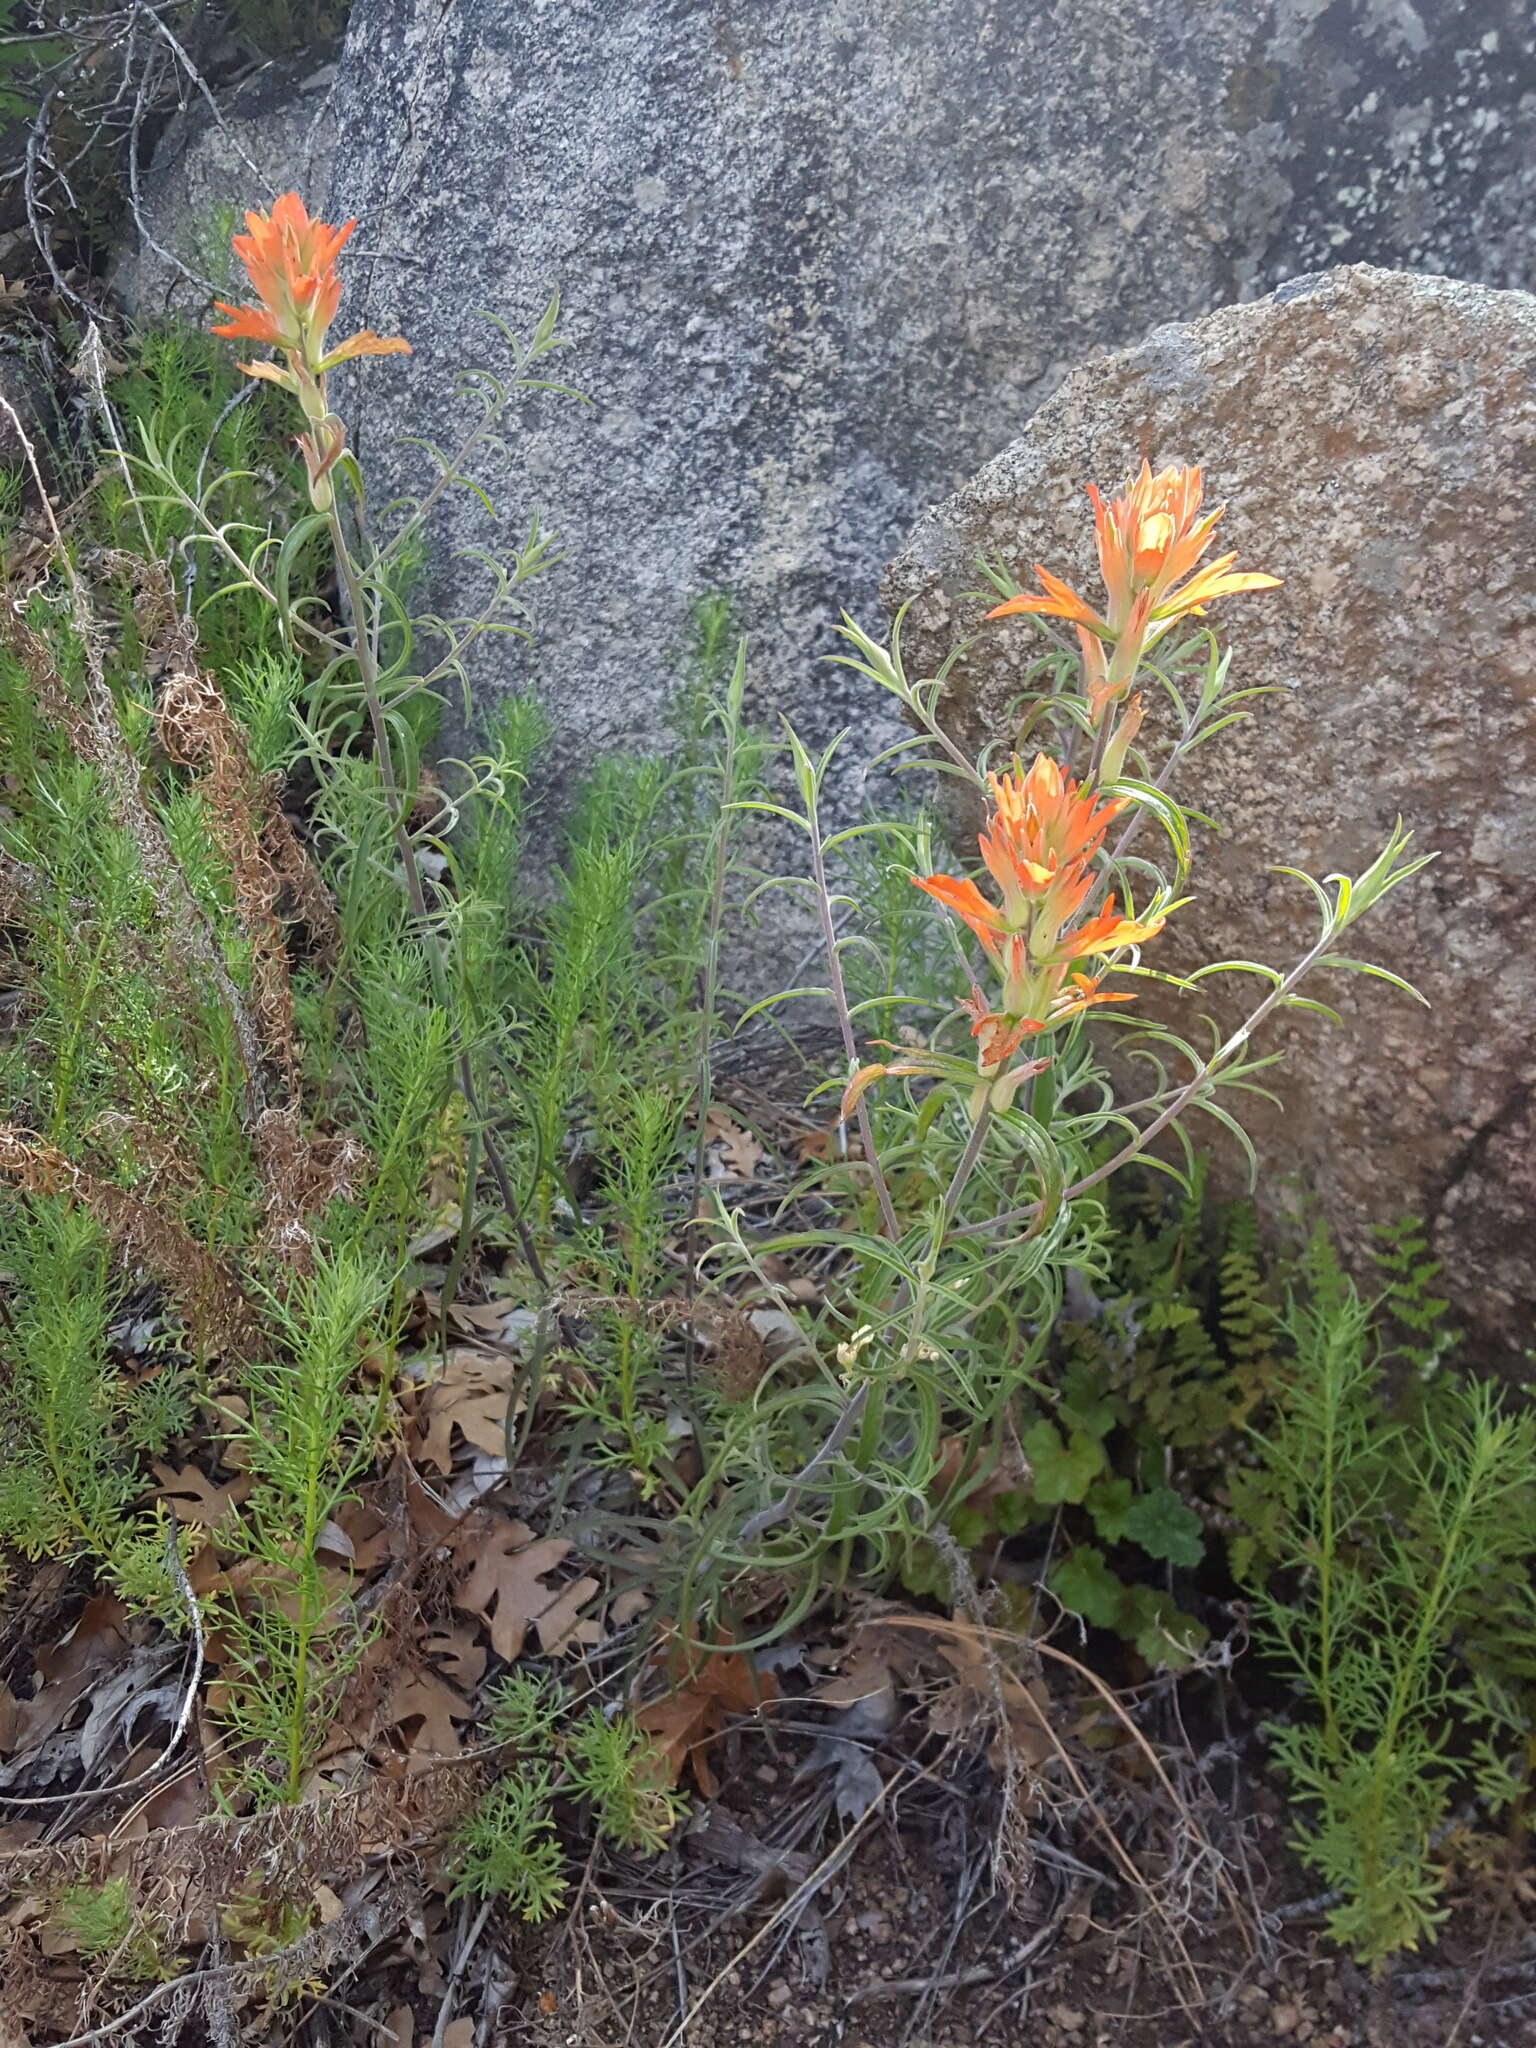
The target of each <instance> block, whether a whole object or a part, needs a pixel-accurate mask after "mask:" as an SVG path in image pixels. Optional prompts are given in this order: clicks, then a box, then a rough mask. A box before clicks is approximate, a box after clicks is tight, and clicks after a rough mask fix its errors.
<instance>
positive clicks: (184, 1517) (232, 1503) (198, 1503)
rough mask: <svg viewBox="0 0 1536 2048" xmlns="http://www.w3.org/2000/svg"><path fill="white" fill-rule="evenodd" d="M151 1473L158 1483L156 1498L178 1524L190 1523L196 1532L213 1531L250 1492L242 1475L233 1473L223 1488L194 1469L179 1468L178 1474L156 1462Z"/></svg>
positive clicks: (249, 1487) (157, 1460)
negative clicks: (233, 1475)
mask: <svg viewBox="0 0 1536 2048" xmlns="http://www.w3.org/2000/svg"><path fill="white" fill-rule="evenodd" d="M153 1471H154V1475H155V1478H156V1480H157V1481H158V1482H159V1483H158V1485H157V1486H156V1488H155V1493H156V1497H157V1498H158V1499H160V1500H163V1501H164V1502H165V1504H166V1506H167V1507H168V1508H169V1509H170V1511H171V1513H172V1515H174V1516H175V1518H176V1520H177V1521H178V1522H190V1523H192V1524H193V1525H194V1526H195V1527H197V1528H199V1529H217V1528H218V1526H219V1524H220V1523H221V1522H222V1521H223V1520H224V1519H225V1518H226V1516H228V1515H229V1514H231V1513H232V1512H233V1511H234V1509H236V1508H237V1507H238V1506H239V1505H240V1503H241V1501H243V1500H244V1499H245V1497H246V1495H247V1494H248V1493H249V1492H250V1490H251V1482H250V1480H249V1478H248V1477H247V1476H246V1474H245V1473H243V1472H237V1473H236V1475H235V1477H234V1478H233V1479H231V1480H230V1481H229V1483H228V1484H227V1485H225V1486H217V1485H215V1483H214V1482H213V1480H211V1479H210V1478H209V1477H208V1475H207V1473H206V1472H202V1471H199V1469H198V1468H197V1466H196V1465H183V1466H182V1468H181V1470H180V1471H179V1472H178V1471H177V1470H176V1467H175V1466H174V1465H167V1464H164V1463H163V1462H162V1461H161V1460H160V1459H158V1458H157V1459H156V1460H155V1463H154V1466H153Z"/></svg>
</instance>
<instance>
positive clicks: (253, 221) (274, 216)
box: [213, 192, 411, 511]
mask: <svg viewBox="0 0 1536 2048" xmlns="http://www.w3.org/2000/svg"><path fill="white" fill-rule="evenodd" d="M245 226H246V232H245V233H244V234H243V235H236V236H234V237H233V242H232V246H233V248H234V252H235V254H236V255H237V256H238V257H239V258H240V261H241V263H242V264H243V265H244V266H245V274H246V276H247V277H248V278H249V279H250V282H251V289H252V290H253V291H254V292H255V294H256V297H257V299H258V301H259V302H260V303H259V304H257V305H254V306H252V305H242V306H232V305H228V304H226V303H225V301H224V300H222V299H216V300H215V301H214V303H215V305H216V306H217V307H218V309H219V311H220V312H221V313H227V314H228V315H229V318H228V320H227V321H225V322H223V323H222V324H220V325H218V326H215V327H214V329H213V332H214V333H215V334H219V335H223V336H224V337H226V339H229V340H234V341H258V342H264V343H266V345H267V346H268V347H269V348H275V349H277V350H278V351H279V352H280V353H281V354H282V356H283V357H284V359H285V360H284V362H283V363H281V364H279V363H262V362H256V363H242V364H241V365H240V368H241V369H242V370H243V371H244V372H245V374H246V375H247V376H248V377H259V378H261V379H262V380H263V381H264V382H266V383H269V384H279V385H281V386H282V388H283V389H284V390H285V391H291V392H292V393H293V394H294V396H295V397H296V398H297V399H298V401H299V404H300V405H301V406H302V407H303V410H304V417H305V419H306V420H307V421H308V422H309V432H308V433H305V434H301V435H300V436H299V448H300V451H301V453H302V454H303V457H304V464H305V468H306V470H307V471H308V475H309V495H310V499H311V501H312V503H313V504H314V505H315V506H316V508H317V509H318V510H320V511H325V510H327V509H328V508H329V506H330V504H331V502H332V496H333V489H332V483H331V472H332V470H333V469H334V468H335V466H336V464H337V462H338V461H339V460H340V459H341V456H342V453H343V451H344V449H345V447H346V429H345V427H344V425H343V423H342V421H341V420H340V419H339V418H338V417H337V415H336V414H335V413H333V412H332V411H331V409H330V403H329V400H328V399H327V397H326V389H325V380H326V375H327V373H328V372H329V371H331V370H334V369H335V367H336V366H337V364H338V363H345V362H350V361H351V360H352V359H353V358H354V357H356V356H401V355H405V356H408V355H409V354H410V353H411V345H410V343H409V342H408V341H406V340H405V339H404V338H403V337H402V336H401V335H398V334H396V335H380V334H375V333H374V331H373V329H372V328H371V327H363V328H359V330H358V331H357V333H356V334H351V335H349V336H348V337H347V339H346V340H345V341H343V342H338V343H337V344H336V346H335V347H334V348H331V347H328V346H327V342H328V337H329V334H330V328H331V323H332V321H333V320H334V319H335V318H336V309H337V306H338V305H339V303H340V300H341V279H340V277H339V276H338V275H337V270H336V258H337V257H338V256H339V255H340V253H341V251H342V250H343V249H344V248H345V247H346V245H347V242H348V241H349V240H350V238H351V235H352V231H353V229H354V228H355V227H356V226H357V222H356V221H355V220H348V221H343V223H342V224H341V226H340V227H332V226H330V224H329V223H328V222H326V221H323V220H311V219H310V217H309V213H308V211H307V210H306V208H305V205H304V202H303V200H302V199H301V198H300V197H299V195H298V193H297V192H285V193H284V194H283V195H282V197H281V198H280V199H277V200H275V201H274V202H273V205H272V211H271V212H270V213H248V214H247V215H246V216H245Z"/></svg>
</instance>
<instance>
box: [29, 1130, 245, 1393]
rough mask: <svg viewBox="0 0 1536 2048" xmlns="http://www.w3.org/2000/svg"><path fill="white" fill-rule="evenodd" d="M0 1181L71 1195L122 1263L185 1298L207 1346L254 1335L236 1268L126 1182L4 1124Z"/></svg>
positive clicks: (238, 1344)
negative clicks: (100, 1175) (92, 1169)
mask: <svg viewBox="0 0 1536 2048" xmlns="http://www.w3.org/2000/svg"><path fill="white" fill-rule="evenodd" d="M0 1180H5V1181H9V1182H10V1184H11V1185H12V1186H13V1187H16V1188H19V1189H20V1190H21V1192H22V1193H23V1194H28V1195H67V1196H69V1197H70V1198H71V1199H72V1200H74V1201H77V1202H79V1203H80V1204H81V1205H82V1206H83V1207H84V1208H86V1209H88V1210H89V1211H90V1213H91V1215H92V1216H94V1217H95V1218H96V1220H97V1222H98V1223H99V1224H100V1225H101V1226H102V1228H103V1230H105V1231H106V1233H107V1236H108V1237H109V1238H110V1239H111V1241H112V1245H113V1248H114V1250H115V1251H116V1253H117V1255H118V1257H119V1259H121V1260H122V1262H123V1264H124V1265H126V1266H130V1267H135V1268H139V1269H142V1270H143V1271H144V1272H146V1273H149V1274H151V1275H152V1276H153V1277H154V1279H155V1280H156V1281H158V1282H159V1284H160V1285H161V1286H162V1287H164V1288H165V1290H166V1292H167V1293H168V1294H170V1295H171V1296H172V1298H173V1299H174V1300H176V1301H178V1302H180V1304H181V1307H182V1310H183V1313H184V1314H185V1316H186V1319H187V1327H188V1329H189V1330H190V1331H191V1333H192V1336H193V1338H194V1340H195V1341H196V1342H197V1344H198V1345H199V1346H200V1347H201V1348H202V1349H204V1350H205V1351H207V1352H210V1353H212V1352H233V1353H239V1352H241V1351H243V1350H245V1349H246V1348H247V1347H248V1346H249V1344H250V1343H251V1342H252V1341H253V1339H254V1336H255V1321H254V1317H253V1314H252V1311H251V1305H250V1303H249V1302H248V1301H247V1300H246V1298H245V1295H244V1294H243V1293H242V1291H241V1289H240V1287H239V1284H238V1283H237V1282H236V1280H235V1278H234V1276H233V1274H231V1273H230V1271H229V1269H228V1268H227V1267H226V1266H225V1265H224V1264H223V1262H222V1261H221V1260H219V1259H216V1258H215V1257H214V1256H213V1254H212V1253H211V1252H209V1251H207V1250H205V1248H204V1247H203V1246H202V1245H200V1244H199V1243H198V1241H197V1239H196V1238H195V1237H193V1236H191V1235H190V1233H189V1232H187V1231H186V1230H184V1229H183V1228H182V1226H181V1225H180V1224H179V1223H177V1222H174V1221H173V1220H172V1219H171V1218H170V1217H168V1216H164V1215H162V1214H161V1213H160V1212H159V1210H157V1209H155V1208H152V1207H151V1206H150V1204H149V1203H148V1202H146V1201H144V1200H143V1199H142V1198H141V1197H140V1196H138V1195H136V1194H133V1193H131V1192H130V1191H129V1190H128V1189H127V1188H120V1187H114V1186H113V1184H112V1183H111V1182H110V1181H106V1180H102V1179H100V1178H98V1176H97V1175H95V1174H92V1173H88V1172H86V1170H85V1169H84V1168H83V1167H79V1166H76V1165H75V1164H74V1163H73V1161H71V1160H69V1159H67V1158H66V1157H65V1156H64V1154H63V1153H62V1152H60V1151H59V1150H58V1149H57V1148H56V1147H55V1146H52V1145H45V1144H42V1143H40V1142H39V1141H38V1140H37V1139H35V1138H32V1137H29V1136H28V1135H27V1133H26V1132H25V1131H20V1130H18V1129H17V1128H16V1126H15V1125H14V1124H4V1125H0Z"/></svg>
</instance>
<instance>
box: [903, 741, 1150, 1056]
mask: <svg viewBox="0 0 1536 2048" xmlns="http://www.w3.org/2000/svg"><path fill="white" fill-rule="evenodd" d="M988 789H989V793H990V796H991V810H990V814H989V816H988V819H987V829H986V830H985V831H984V832H983V833H982V834H981V836H980V840H979V842H978V843H979V845H980V848H981V857H982V860H983V861H984V862H985V864H986V868H987V872H988V874H989V875H990V876H991V878H992V880H993V881H994V882H995V883H996V884H997V887H998V891H999V893H1000V895H1001V898H1002V901H1001V902H1000V903H994V902H992V901H991V900H990V899H989V898H988V897H987V896H985V895H984V894H983V893H982V891H981V889H980V888H979V887H978V886H977V884H976V883H975V882H973V881H971V880H969V879H968V878H967V877H963V876H959V875H944V874H935V875H915V876H914V877H913V880H914V881H915V883H916V884H917V887H918V888H919V889H922V890H924V891H925V892H926V893H927V894H928V895H930V896H932V897H933V898H934V899H935V901H936V902H939V903H942V904H943V905H944V907H945V909H946V910H948V911H950V912H952V913H953V914H954V915H955V916H956V917H958V918H960V919H961V920H962V921H963V922H964V923H965V924H966V925H968V926H969V927H970V929H971V930H972V931H973V932H974V933H975V934H976V936H977V938H978V939H980V941H981V943H982V946H983V947H984V948H985V950H986V953H987V956H988V958H989V959H990V960H991V961H992V963H993V965H994V967H996V969H997V970H998V973H999V975H1000V976H1001V979H1002V990H1001V993H1000V996H999V999H998V1001H997V1003H996V1004H995V1005H993V1004H991V1003H989V1001H988V998H987V997H986V996H985V995H984V994H983V992H982V990H981V989H980V988H972V990H971V993H970V996H969V997H968V998H967V999H966V1000H965V1001H963V1002H962V1003H961V1005H960V1008H961V1009H962V1010H963V1011H964V1012H965V1013H966V1015H967V1016H968V1017H970V1018H971V1020H972V1023H971V1035H972V1037H973V1038H974V1039H975V1040H976V1042H977V1053H978V1059H979V1063H980V1065H981V1068H982V1070H983V1072H986V1071H988V1070H990V1069H992V1068H996V1067H1000V1066H1001V1064H1002V1062H1003V1061H1004V1060H1006V1059H1008V1058H1009V1057H1010V1056H1011V1055H1012V1054H1013V1053H1014V1052H1016V1051H1017V1050H1018V1048H1019V1046H1020V1045H1022V1044H1023V1042H1024V1040H1025V1039H1026V1038H1030V1037H1034V1036H1036V1035H1038V1034H1039V1033H1040V1032H1043V1031H1049V1030H1052V1029H1053V1028H1054V1027H1055V1026H1056V1025H1058V1024H1063V1023H1066V1022H1067V1021H1069V1020H1070V1019H1071V1018H1073V1017H1077V1016H1080V1015H1081V1014H1082V1013H1083V1011H1085V1010H1088V1009H1091V1008H1093V1007H1094V1006H1095V1005H1097V1004H1099V1003H1125V1002H1130V1001H1131V1000H1132V997H1131V995H1130V994H1129V993H1126V994H1120V993H1115V992H1109V991H1101V990H1100V988H1099V984H1098V981H1097V980H1096V979H1095V978H1094V977H1092V976H1090V975H1086V974H1082V973H1078V972H1074V971H1073V964H1074V962H1076V961H1079V960H1086V959H1089V958H1092V957H1095V956H1099V955H1103V954H1106V953H1114V952H1118V951H1120V950H1121V949H1122V948H1123V947H1126V946H1136V945H1140V944H1141V943H1142V941H1143V940H1145V939H1150V938H1154V937H1155V936H1156V935H1157V933H1158V932H1160V931H1161V930H1162V927H1163V918H1162V916H1154V917H1148V918H1139V919H1138V918H1129V917H1123V916H1121V915H1120V913H1119V912H1118V910H1117V909H1116V906H1115V899H1114V897H1113V896H1110V897H1109V898H1108V899H1107V900H1106V901H1105V903H1104V906H1103V908H1102V909H1101V910H1098V911H1096V912H1094V913H1093V914H1091V915H1090V916H1088V917H1086V918H1085V919H1083V921H1082V922H1079V923H1074V922H1073V920H1074V919H1076V918H1077V917H1078V916H1079V913H1080V912H1081V911H1082V910H1083V907H1084V905H1085V904H1086V903H1087V901H1088V899H1089V897H1090V896H1091V895H1092V893H1093V891H1094V888H1095V886H1096V883H1097V881H1098V875H1097V871H1096V869H1095V866H1094V863H1095V861H1096V859H1097V857H1098V854H1099V853H1100V851H1101V849H1102V847H1103V844H1104V837H1105V833H1106V832H1107V831H1108V829H1109V826H1110V824H1111V823H1112V822H1113V820H1114V819H1115V818H1116V817H1118V816H1119V814H1120V812H1121V811H1122V810H1123V809H1124V805H1123V803H1122V802H1121V801H1120V800H1119V799H1117V798H1110V799H1108V800H1105V799H1101V798H1100V797H1099V796H1098V795H1097V793H1096V792H1095V791H1094V790H1092V789H1085V788H1083V787H1082V785H1080V784H1079V783H1076V782H1074V781H1072V780H1071V778H1070V777H1069V776H1067V775H1066V774H1065V773H1064V772H1063V770H1062V768H1061V765H1060V763H1059V762H1056V761H1053V760H1052V759H1051V758H1050V756H1049V755H1048V754H1038V755H1037V756H1036V757H1035V761H1034V764H1033V766H1032V767H1031V768H1030V770H1029V772H1028V773H1027V774H1026V773H1025V772H1024V770H1023V769H1022V768H1021V767H1018V766H1015V767H1014V768H1013V769H1012V770H1011V771H1010V772H1009V773H1007V774H1005V775H993V776H990V777H989V778H988Z"/></svg>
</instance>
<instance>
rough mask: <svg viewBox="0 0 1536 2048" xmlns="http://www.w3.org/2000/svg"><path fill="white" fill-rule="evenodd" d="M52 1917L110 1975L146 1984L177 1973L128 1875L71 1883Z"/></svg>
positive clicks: (87, 1957)
mask: <svg viewBox="0 0 1536 2048" xmlns="http://www.w3.org/2000/svg"><path fill="white" fill-rule="evenodd" d="M52 1918H53V1923H54V1925H55V1926H56V1927H57V1928H58V1929H59V1931H60V1933H62V1934H63V1935H65V1936H66V1938H67V1939H68V1940H69V1941H70V1942H72V1943H73V1945H74V1946H75V1948H76V1949H77V1950H78V1951H79V1953H80V1955H81V1957H82V1958H83V1959H84V1961H86V1962H87V1963H89V1964H91V1965H92V1966H93V1967H94V1969H95V1970H97V1971H98V1972H100V1973H101V1974H103V1975H104V1976H107V1977H117V1978H122V1979H124V1980H125V1981H127V1982H129V1983H135V1982H137V1983H143V1982H146V1981H150V1980H160V1981H165V1980H168V1979H170V1978H172V1977H174V1976H175V1975H176V1974H177V1965H176V1963H175V1961H174V1960H173V1959H172V1958H169V1957H168V1956H167V1955H166V1954H165V1951H164V1949H163V1948H162V1946H161V1942H160V1939H159V1936H158V1935H157V1933H156V1930H155V1929H154V1927H153V1926H152V1925H151V1924H150V1923H149V1922H148V1921H146V1920H145V1919H144V1918H143V1917H142V1916H141V1915H140V1914H139V1912H138V1910H137V1908H136V1907H135V1905H134V1899H133V1887H132V1886H131V1885H130V1884H129V1882H128V1880H127V1878H125V1877H109V1878H107V1879H105V1880H104V1882H102V1883H101V1884H72V1885H69V1886H67V1887H66V1889H65V1890H64V1891H62V1892H61V1893H60V1894H59V1897H58V1901H57V1903H56V1905H55V1906H54V1908H53V1914H52Z"/></svg>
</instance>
